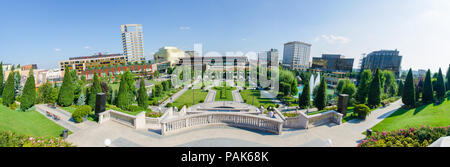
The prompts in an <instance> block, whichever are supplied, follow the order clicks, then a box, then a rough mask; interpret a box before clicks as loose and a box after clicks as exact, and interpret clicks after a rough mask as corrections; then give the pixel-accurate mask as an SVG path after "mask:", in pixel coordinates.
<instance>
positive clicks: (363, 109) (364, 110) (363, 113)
mask: <svg viewBox="0 0 450 167" xmlns="http://www.w3.org/2000/svg"><path fill="white" fill-rule="evenodd" d="M353 111H354V112H355V114H356V115H357V117H358V118H361V119H365V118H366V117H367V116H368V115H369V114H370V108H369V107H368V106H366V105H365V104H358V105H356V106H355V108H354V109H353Z"/></svg>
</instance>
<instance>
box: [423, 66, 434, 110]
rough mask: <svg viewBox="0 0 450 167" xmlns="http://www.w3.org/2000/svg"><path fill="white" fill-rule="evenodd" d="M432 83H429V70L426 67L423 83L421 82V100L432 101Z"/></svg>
mask: <svg viewBox="0 0 450 167" xmlns="http://www.w3.org/2000/svg"><path fill="white" fill-rule="evenodd" d="M433 94H434V93H433V84H432V83H431V71H430V70H429V69H428V71H427V74H426V75H425V83H423V90H422V101H423V102H424V103H429V102H432V101H433V99H434V97H433V96H434V95H433Z"/></svg>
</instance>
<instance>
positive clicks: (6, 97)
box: [3, 71, 16, 106]
mask: <svg viewBox="0 0 450 167" xmlns="http://www.w3.org/2000/svg"><path fill="white" fill-rule="evenodd" d="M14 84H15V81H14V72H13V71H11V72H10V73H9V75H8V79H6V83H5V88H4V89H3V105H5V106H9V105H10V104H12V103H14V101H15V100H16V94H15V86H14Z"/></svg>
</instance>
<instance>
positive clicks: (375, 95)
mask: <svg viewBox="0 0 450 167" xmlns="http://www.w3.org/2000/svg"><path fill="white" fill-rule="evenodd" d="M380 79H381V74H380V69H377V70H376V72H375V75H374V76H373V79H372V82H371V83H370V89H369V94H368V100H367V102H368V104H369V106H378V105H379V104H380V103H381V83H380Z"/></svg>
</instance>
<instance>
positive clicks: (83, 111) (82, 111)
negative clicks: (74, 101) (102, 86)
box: [72, 105, 92, 123]
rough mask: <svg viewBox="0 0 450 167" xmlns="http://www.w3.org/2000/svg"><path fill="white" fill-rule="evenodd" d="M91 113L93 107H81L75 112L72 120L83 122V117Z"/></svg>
mask: <svg viewBox="0 0 450 167" xmlns="http://www.w3.org/2000/svg"><path fill="white" fill-rule="evenodd" d="M91 111H92V107H91V106H88V105H84V106H79V107H77V109H76V110H75V111H74V112H73V114H72V118H73V120H75V122H77V123H80V122H83V117H86V116H88V115H89V114H90V113H91Z"/></svg>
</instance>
